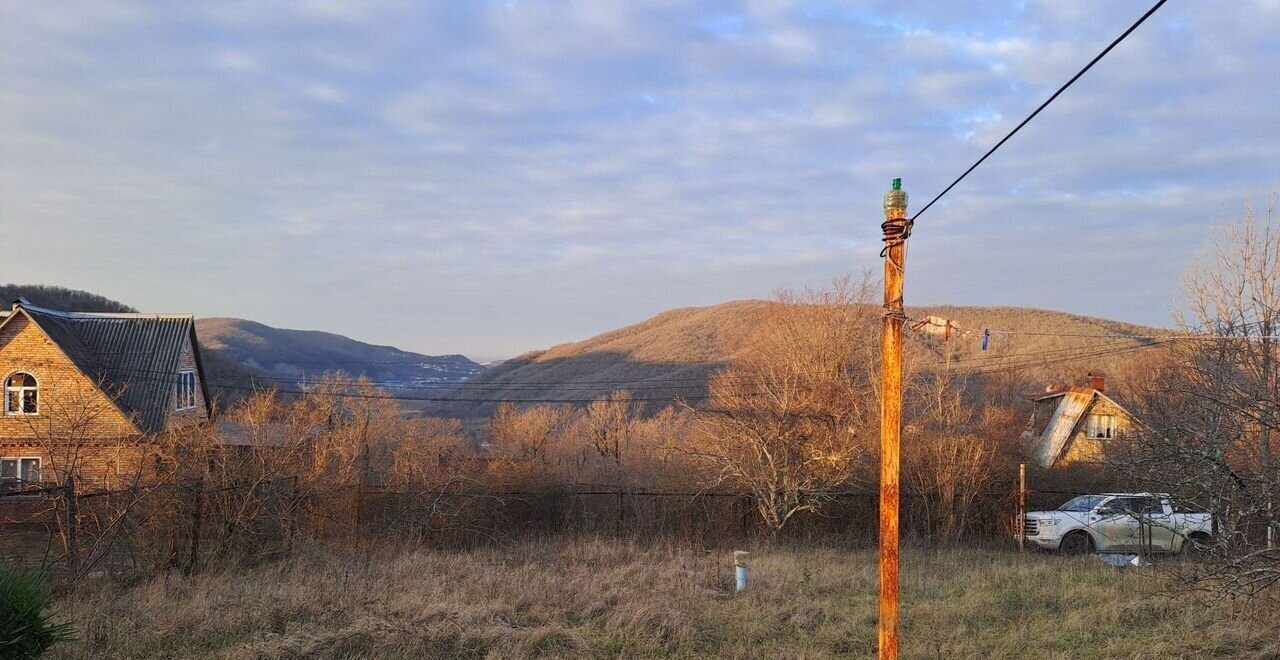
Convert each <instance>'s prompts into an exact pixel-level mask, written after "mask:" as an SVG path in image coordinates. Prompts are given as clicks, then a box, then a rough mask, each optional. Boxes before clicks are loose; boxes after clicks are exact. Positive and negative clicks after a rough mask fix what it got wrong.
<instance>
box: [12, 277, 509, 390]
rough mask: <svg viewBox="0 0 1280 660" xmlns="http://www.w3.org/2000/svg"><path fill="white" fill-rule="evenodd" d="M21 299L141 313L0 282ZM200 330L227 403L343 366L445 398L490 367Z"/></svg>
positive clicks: (236, 329)
mask: <svg viewBox="0 0 1280 660" xmlns="http://www.w3.org/2000/svg"><path fill="white" fill-rule="evenodd" d="M19 297H23V298H26V299H27V300H29V301H31V303H32V304H35V305H39V306H41V307H48V308H50V309H60V310H64V311H74V312H110V313H120V312H123V313H131V312H137V311H138V310H137V309H135V308H133V307H130V306H129V305H126V304H124V303H121V302H118V301H116V300H112V299H110V298H106V297H104V296H100V295H97V294H94V293H89V292H87V291H80V290H76V289H68V288H65V287H60V286H48V285H42V284H5V285H0V307H7V306H8V304H9V303H10V302H12V301H13V300H16V299H17V298H19ZM159 311H164V312H181V311H183V310H159ZM196 335H197V336H198V337H199V339H200V350H201V358H202V359H203V361H204V366H205V372H206V375H207V376H208V378H209V385H210V388H211V389H212V390H213V394H214V396H215V398H216V399H217V400H218V401H220V402H222V403H229V402H233V401H235V400H237V399H240V398H242V397H243V396H244V395H245V394H246V393H247V390H246V388H247V387H249V386H250V385H251V384H254V383H256V384H259V385H263V386H278V387H279V388H280V389H282V390H289V389H294V384H295V383H296V382H297V381H299V380H301V379H304V378H308V379H310V378H316V377H318V376H320V375H322V374H324V373H326V372H339V371H340V372H343V373H346V374H348V375H350V376H353V377H355V376H362V375H363V376H368V377H369V378H370V379H371V380H374V381H377V382H379V383H384V384H386V385H387V386H389V387H390V388H392V389H395V388H397V387H398V388H400V389H401V390H403V391H402V392H397V393H398V394H404V395H405V396H422V397H432V396H438V392H437V391H436V390H435V389H434V388H436V387H449V386H452V385H453V384H456V383H459V382H461V381H463V380H466V379H467V378H470V377H472V376H475V375H476V374H478V373H480V372H482V371H484V367H482V366H481V365H479V364H476V363H475V362H472V361H471V360H469V359H467V358H465V357H463V356H461V355H443V356H430V355H421V354H419V353H411V352H409V351H402V350H400V349H398V348H394V347H392V346H375V345H373V344H366V343H363V342H359V341H356V340H354V339H349V338H347V337H343V336H342V335H336V334H332V333H328V332H316V331H304V330H281V329H277V328H272V327H270V326H266V325H263V324H261V323H255V322H253V321H245V320H243V319H230V318H210V319H196Z"/></svg>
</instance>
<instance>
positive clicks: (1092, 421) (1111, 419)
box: [1086, 415, 1116, 440]
mask: <svg viewBox="0 0 1280 660" xmlns="http://www.w3.org/2000/svg"><path fill="white" fill-rule="evenodd" d="M1086 430H1087V432H1088V434H1089V437H1090V438H1093V439H1095V440H1110V439H1111V438H1114V437H1115V435H1116V418H1115V415H1089V425H1088V428H1087V429H1086Z"/></svg>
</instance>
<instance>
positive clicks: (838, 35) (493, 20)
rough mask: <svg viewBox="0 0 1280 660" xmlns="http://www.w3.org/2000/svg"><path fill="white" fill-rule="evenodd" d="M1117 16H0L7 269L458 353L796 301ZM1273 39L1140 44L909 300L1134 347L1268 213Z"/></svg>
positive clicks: (971, 206) (448, 11)
mask: <svg viewBox="0 0 1280 660" xmlns="http://www.w3.org/2000/svg"><path fill="white" fill-rule="evenodd" d="M1136 11H1137V10H1136V9H1135V10H1134V11H1133V12H1130V11H1128V10H1125V9H1123V8H1119V7H1117V6H1115V5H1114V4H1113V3H1106V2H1102V1H1101V0H1090V1H1088V2H1080V3H1060V2H1047V1H1032V2H977V3H952V4H945V5H939V4H937V3H924V2H909V3H898V2H892V3H891V2H887V1H886V2H868V3H858V4H856V5H853V6H851V5H848V4H846V3H838V2H823V1H818V2H785V1H750V2H747V1H744V2H737V1H731V0H707V1H706V2H701V3H697V4H691V3H681V2H668V1H663V2H651V3H634V2H622V1H620V0H619V1H609V0H591V1H588V0H565V1H563V2H540V1H539V2H530V1H516V0H512V1H509V2H468V3H454V2H440V3H403V2H375V3H345V2H299V3H274V4H271V5H270V6H265V5H262V4H260V3H249V2H216V3H214V2H210V3H198V2H197V3H182V4H180V5H168V6H157V5H147V6H143V5H135V4H131V3H108V2H101V3H98V2H95V3H87V4H84V5H81V6H71V7H66V8H63V7H62V6H60V5H59V6H55V5H49V4H42V3H35V4H32V3H14V4H6V5H3V9H0V13H3V15H4V16H5V18H6V20H5V21H3V22H2V23H0V43H2V44H5V47H4V48H3V49H0V150H2V151H3V152H4V153H5V154H6V157H5V158H4V159H3V160H0V223H3V224H4V225H5V227H4V229H5V231H6V235H12V228H11V227H10V226H9V225H11V224H19V225H20V226H21V227H24V228H35V229H32V230H24V231H23V232H22V235H23V237H24V238H23V250H22V251H21V252H20V253H19V256H18V257H16V259H15V260H11V261H9V262H7V263H6V267H7V268H8V269H12V272H21V273H22V274H23V277H21V278H18V279H28V280H43V281H47V282H50V283H58V284H66V285H73V286H84V287H86V288H91V289H98V288H101V289H103V292H104V293H110V294H113V295H116V296H118V297H121V298H124V299H125V301H126V302H129V303H130V304H133V305H135V306H138V307H143V308H147V309H156V310H160V311H164V310H170V309H172V310H185V311H193V312H196V313H199V314H205V315H213V314H220V315H240V316H247V317H251V318H255V319H258V320H262V321H264V322H269V323H271V322H274V323H277V324H280V325H287V326H290V327H319V328H325V329H331V330H335V331H339V332H346V333H349V334H352V335H355V336H358V337H361V338H364V339H368V340H373V341H380V342H386V343H397V344H401V345H404V346H405V347H407V348H413V349H419V350H425V351H428V352H430V351H435V352H451V351H479V352H483V353H487V354H494V353H515V352H519V351H520V350H523V349H526V348H533V347H537V346H539V345H545V344H549V343H556V342H560V341H566V340H571V339H574V338H579V337H581V336H583V335H585V334H588V333H590V332H593V331H596V330H600V329H605V328H607V327H609V326H611V325H621V324H622V323H626V322H631V321H635V320H639V319H640V318H642V317H643V316H644V315H645V314H647V313H650V312H654V311H659V310H660V309H662V308H665V307H672V306H679V305H687V304H699V303H711V302H717V301H721V300H726V299H730V298H738V297H760V296H767V295H769V293H770V292H771V291H772V290H774V289H775V288H778V287H799V286H804V285H809V284H817V285H820V284H822V283H824V282H826V281H827V280H829V278H830V277H831V276H832V275H835V274H838V273H841V272H846V271H852V270H858V269H859V268H861V267H862V266H865V265H871V264H873V263H874V259H875V255H876V254H877V252H878V247H877V245H878V240H879V236H878V233H879V230H878V224H879V215H880V208H879V203H880V196H881V195H882V194H883V192H884V190H885V188H886V186H887V183H888V181H889V179H890V178H892V177H894V176H902V177H904V178H905V179H906V186H907V188H908V190H909V191H910V192H911V195H912V203H913V206H915V207H916V208H919V206H920V205H923V203H924V202H925V201H927V199H928V198H929V197H930V196H931V195H932V194H934V193H935V192H936V191H938V190H941V189H942V188H943V187H944V186H945V185H947V184H948V183H950V181H951V180H952V179H953V178H954V177H955V176H956V175H957V174H958V173H959V172H960V171H961V170H963V168H964V167H967V166H968V165H969V164H970V163H971V162H972V161H973V160H974V159H975V158H977V156H979V155H980V154H981V153H982V152H984V151H985V150H986V149H987V148H988V147H989V146H990V145H991V144H993V143H994V142H995V141H996V140H998V139H999V138H1000V137H1001V136H1002V135H1003V134H1004V133H1005V132H1007V131H1008V130H1009V128H1011V127H1012V126H1013V125H1014V124H1015V123H1016V122H1017V121H1019V120H1021V118H1022V117H1024V116H1025V115H1026V113H1027V112H1029V111H1030V110H1031V109H1032V108H1034V107H1035V106H1036V105H1038V104H1039V103H1040V102H1041V101H1042V100H1043V99H1044V98H1046V97H1047V96H1048V94H1049V93H1051V92H1052V91H1053V89H1055V88H1056V87H1057V85H1059V84H1061V82H1062V81H1063V80H1065V79H1066V78H1067V77H1068V76H1070V75H1071V74H1072V73H1074V72H1075V70H1076V69H1078V68H1079V67H1080V66H1081V65H1082V64H1083V63H1084V62H1086V61H1088V59H1089V58H1091V57H1092V56H1093V55H1094V54H1095V53H1096V52H1097V51H1098V50H1099V49H1100V48H1101V47H1102V46H1103V45H1105V44H1106V43H1107V42H1109V41H1110V40H1111V39H1112V38H1114V36H1115V35H1116V34H1118V33H1119V31H1120V30H1121V29H1123V26H1124V25H1125V24H1127V23H1128V21H1130V20H1131V19H1132V18H1134V17H1136V13H1135V12H1136ZM1278 11H1280V10H1278V9H1277V7H1276V5H1275V3H1274V2H1253V3H1243V4H1240V5H1236V6H1233V11H1231V12H1223V11H1220V10H1216V9H1215V8H1214V7H1211V6H1201V5H1195V4H1187V3H1183V4H1173V3H1171V4H1170V5H1169V6H1167V7H1166V8H1164V9H1162V10H1161V12H1160V13H1158V14H1157V15H1156V16H1155V17H1154V18H1152V19H1151V21H1150V22H1149V23H1148V24H1147V25H1146V26H1144V27H1143V28H1142V29H1141V30H1140V31H1139V32H1138V33H1135V35H1134V36H1133V37H1132V38H1131V39H1130V40H1128V41H1126V42H1125V43H1124V44H1123V45H1121V46H1120V47H1119V48H1117V49H1116V50H1115V51H1114V52H1113V53H1112V54H1111V55H1110V56H1108V58H1107V59H1106V60H1104V61H1103V62H1102V63H1101V64H1100V65H1099V66H1098V67H1096V68H1095V70H1094V71H1092V72H1090V73H1089V74H1088V75H1087V76H1086V77H1085V78H1084V79H1082V80H1081V81H1080V82H1079V83H1078V84H1077V85H1076V86H1075V87H1073V88H1072V89H1071V90H1070V91H1069V92H1068V93H1067V94H1065V95H1064V96H1063V97H1062V98H1061V99H1059V101H1058V102H1057V103H1055V104H1054V105H1053V106H1052V107H1050V108H1049V109H1048V110H1046V111H1045V113H1044V114H1043V115H1042V116H1041V117H1040V118H1038V119H1037V120H1036V121H1035V122H1033V123H1032V124H1031V125H1029V126H1028V127H1027V128H1026V129H1025V130H1024V131H1023V132H1022V133H1020V134H1019V135H1018V136H1017V137H1016V138H1015V139H1014V140H1012V141H1011V142H1009V143H1008V144H1007V145H1006V146H1005V147H1004V148H1003V149H1002V150H1001V151H1000V152H999V153H998V154H997V155H996V157H994V158H992V159H991V160H990V161H989V162H988V163H986V164H984V165H983V167H982V168H981V169H979V170H978V171H976V172H975V173H974V174H973V175H971V176H970V177H969V178H968V179H967V180H966V181H965V182H964V183H962V184H961V186H959V187H958V188H956V190H955V191H953V193H952V194H951V195H950V196H948V198H946V199H945V200H944V201H943V202H941V203H940V204H939V205H937V206H935V207H934V208H932V209H930V211H929V212H928V213H927V214H926V215H925V216H923V217H922V218H921V222H920V225H919V227H918V231H917V233H916V237H915V239H914V240H913V247H912V280H911V285H910V287H909V294H910V295H911V296H912V298H913V300H918V301H919V302H957V303H968V304H984V303H996V302H999V303H1004V304H1031V305H1036V306H1041V307H1058V308H1063V309H1068V310H1070V311H1074V312H1079V313H1100V314H1109V315H1114V316H1118V317H1121V318H1125V319H1129V320H1135V321H1142V322H1148V323H1162V322H1167V321H1168V308H1169V305H1170V303H1171V302H1172V298H1173V297H1174V296H1175V294H1176V291H1175V287H1176V282H1175V281H1174V280H1175V279H1176V274H1177V272H1178V271H1179V270H1180V269H1181V267H1182V264H1184V263H1186V261H1187V259H1188V258H1189V257H1190V255H1191V254H1192V253H1193V252H1194V251H1195V248H1196V246H1197V242H1198V240H1199V237H1200V235H1201V234H1202V231H1203V229H1204V227H1205V226H1206V225H1207V223H1208V220H1209V219H1210V218H1212V217H1217V216H1219V215H1222V214H1229V213H1235V212H1237V211H1238V209H1239V208H1240V207H1241V205H1242V203H1243V201H1244V200H1245V199H1246V198H1248V197H1251V196H1252V197H1261V196H1263V195H1265V194H1266V193H1267V192H1268V191H1269V190H1270V189H1272V188H1273V187H1274V186H1276V185H1277V184H1278V183H1280V158H1277V156H1278V155H1280V153H1278V151H1280V149H1278V145H1280V124H1277V123H1276V122H1275V121H1274V117H1273V116H1272V115H1273V114H1274V113H1273V112H1272V111H1271V110H1270V109H1271V108H1273V107H1274V106H1275V103H1274V101H1275V98H1274V97H1275V96H1276V95H1277V92H1275V91H1274V90H1273V89H1271V86H1268V85H1267V84H1266V82H1265V81H1269V80H1274V79H1276V78H1277V77H1280V71H1278V70H1277V69H1280V52H1278V51H1280V43H1277V41H1276V39H1275V37H1274V36H1273V34H1272V33H1273V32H1274V30H1273V29H1272V28H1271V26H1272V25H1274V20H1275V18H1276V17H1277V12H1278ZM1130 14H1133V15H1132V16H1131V15H1130ZM1188 26H1194V29H1190V28H1189V27H1188ZM1056 274H1063V275H1067V274H1071V275H1073V276H1079V277H1080V278H1081V279H1080V280H1078V281H1079V282H1081V283H1082V284H1081V286H1077V287H1073V288H1061V289H1055V288H1046V287H1044V286H1043V282H1044V281H1045V280H1046V278H1047V277H1052V276H1054V275H1056ZM11 277H14V278H17V275H13V276H11ZM344 301H359V303H360V304H361V305H370V306H376V307H377V308H379V309H392V310H397V312H398V314H397V318H399V319H401V320H402V322H398V323H396V324H387V323H385V322H377V323H374V322H370V321H365V320H362V317H361V315H359V314H351V315H341V316H338V315H335V314H333V310H334V309H335V308H337V307H339V306H341V305H342V304H343V302H344Z"/></svg>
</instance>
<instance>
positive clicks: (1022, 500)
mask: <svg viewBox="0 0 1280 660" xmlns="http://www.w3.org/2000/svg"><path fill="white" fill-rule="evenodd" d="M1026 545H1027V464H1026V463H1019V464H1018V552H1022V549H1023V547H1024V546H1026Z"/></svg>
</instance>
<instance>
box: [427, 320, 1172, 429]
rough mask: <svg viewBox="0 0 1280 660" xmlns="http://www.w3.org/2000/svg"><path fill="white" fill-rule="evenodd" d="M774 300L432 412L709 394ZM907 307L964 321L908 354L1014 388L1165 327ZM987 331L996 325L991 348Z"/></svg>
mask: <svg viewBox="0 0 1280 660" xmlns="http://www.w3.org/2000/svg"><path fill="white" fill-rule="evenodd" d="M773 304H775V303H770V302H765V301H759V300H745V301H734V302H728V303H723V304H720V305H714V306H710V307H689V308H682V309H674V310H671V311H668V312H663V313H662V314H659V315H657V316H655V317H653V318H651V319H649V320H647V321H643V322H641V323H637V324H635V325H631V326H627V327H624V328H621V329H618V330H614V331H612V332H607V333H604V334H602V335H599V336H597V337H593V338H591V339H587V340H585V341H580V342H575V343H570V344H563V345H560V346H556V347H554V348H550V349H547V350H545V351H534V352H531V353H527V354H525V355H521V356H519V357H517V358H513V359H511V360H507V361H505V362H503V363H501V364H498V365H495V366H494V367H493V368H492V369H490V370H488V371H487V372H485V373H483V374H481V375H479V376H476V377H475V378H473V379H471V380H469V381H467V383H466V384H464V385H462V386H461V387H459V388H457V389H456V390H454V391H452V392H450V393H448V394H446V395H445V397H444V398H446V399H449V400H450V402H449V403H443V404H439V405H437V406H433V407H432V408H429V410H431V412H432V413H433V414H442V415H452V416H457V417H464V418H475V417H484V416H488V415H490V414H492V412H493V410H494V409H495V408H496V407H497V405H498V403H497V402H499V401H514V402H528V403H530V404H533V403H539V402H550V401H566V402H572V403H582V402H585V401H589V400H591V399H595V398H598V397H601V396H605V395H607V394H609V393H610V392H612V391H615V390H619V389H629V390H631V391H632V394H633V396H635V397H636V398H638V399H644V400H646V401H648V402H649V403H650V404H651V405H664V402H670V401H673V400H674V399H675V398H676V397H677V396H684V397H687V398H688V399H689V400H690V401H691V402H695V401H697V400H698V399H699V398H700V397H704V396H705V395H706V394H707V382H708V379H709V377H710V376H711V375H712V374H714V373H715V372H716V371H717V370H719V369H721V368H723V367H724V366H726V365H727V364H728V363H729V361H730V360H732V359H733V357H734V356H735V355H736V354H737V353H738V352H739V351H741V350H743V349H744V347H745V346H746V344H747V340H748V338H749V337H750V336H751V334H752V333H753V332H754V331H755V329H756V328H757V327H758V325H759V323H760V321H761V319H762V318H763V315H764V312H765V311H766V310H767V309H769V307H770V306H771V305H773ZM907 313H908V315H909V316H910V317H912V318H914V319H923V318H925V317H928V316H936V317H939V318H945V319H950V320H952V321H953V323H954V324H955V325H956V326H958V327H959V331H958V332H956V333H954V336H953V338H952V339H951V340H950V341H949V342H948V341H944V340H943V337H942V336H941V335H938V336H934V335H931V334H930V333H928V332H913V333H910V334H909V337H908V357H909V358H914V359H915V360H916V361H917V363H918V365H921V366H920V367H919V368H936V366H937V365H938V364H939V363H941V362H942V361H943V360H944V358H943V355H945V354H946V353H947V352H948V349H950V351H949V352H950V353H951V359H952V364H953V365H954V367H955V368H958V369H964V370H968V371H974V372H977V373H978V374H981V375H983V376H986V377H987V378H988V379H990V376H991V375H992V374H994V373H1004V374H1012V376H1013V377H1014V378H1016V379H1017V382H1015V383H1014V386H1015V387H1021V388H1023V389H1026V390H1031V389H1036V388H1039V387H1042V386H1043V385H1045V384H1048V383H1049V382H1054V381H1056V380H1065V381H1074V380H1078V379H1080V378H1081V377H1082V376H1083V375H1084V373H1085V372H1087V371H1089V370H1099V371H1107V372H1110V373H1111V374H1113V375H1116V376H1122V375H1123V373H1124V372H1125V371H1127V369H1128V364H1129V361H1130V360H1131V359H1132V358H1133V357H1134V356H1135V355H1137V354H1138V351H1136V350H1135V349H1137V348H1139V347H1141V346H1143V345H1146V344H1150V343H1151V342H1149V341H1147V340H1145V339H1143V337H1146V336H1150V335H1154V334H1159V333H1161V332H1164V331H1162V330H1160V329H1158V328H1150V327H1144V326H1138V325H1133V324H1128V323H1122V322H1117V321H1109V320H1106V319H1099V318H1092V317H1087V316H1080V315H1075V314H1068V313H1064V312H1054V311H1048V310H1039V309H1028V308H1017V307H954V306H938V307H918V308H909V309H908V310H907ZM937 329H938V330H943V328H941V327H939V328H937ZM984 329H990V330H993V331H995V334H993V335H992V337H991V339H990V341H989V343H988V350H987V351H985V352H984V351H983V350H982V332H983V330H984ZM877 332H878V331H877ZM1006 332H1007V333H1010V334H1004V333H1006ZM1012 333H1018V334H1012ZM1024 333H1025V334H1024ZM877 337H878V334H877Z"/></svg>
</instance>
